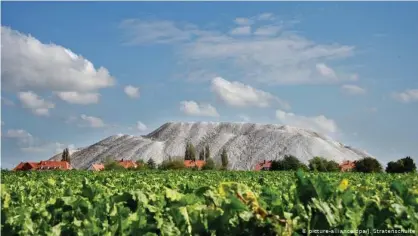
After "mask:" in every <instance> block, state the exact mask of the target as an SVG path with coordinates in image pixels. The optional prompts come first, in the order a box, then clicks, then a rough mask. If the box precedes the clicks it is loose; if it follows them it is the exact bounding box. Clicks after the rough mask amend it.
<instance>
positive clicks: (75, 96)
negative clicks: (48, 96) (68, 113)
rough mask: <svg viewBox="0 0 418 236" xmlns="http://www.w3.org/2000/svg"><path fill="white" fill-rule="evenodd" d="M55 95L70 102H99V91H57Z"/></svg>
mask: <svg viewBox="0 0 418 236" xmlns="http://www.w3.org/2000/svg"><path fill="white" fill-rule="evenodd" d="M56 94H57V96H58V97H59V98H60V99H61V100H64V101H66V102H68V103H71V104H80V105H87V104H95V103H98V102H99V98H100V94H99V93H80V92H57V93H56Z"/></svg>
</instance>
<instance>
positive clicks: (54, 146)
mask: <svg viewBox="0 0 418 236" xmlns="http://www.w3.org/2000/svg"><path fill="white" fill-rule="evenodd" d="M64 148H68V149H69V150H70V151H71V150H74V149H75V147H74V144H70V145H65V144H62V143H59V142H46V143H41V144H38V145H32V146H28V147H22V148H21V150H22V151H23V152H26V153H50V154H51V155H55V154H58V153H61V152H62V151H63V150H64Z"/></svg>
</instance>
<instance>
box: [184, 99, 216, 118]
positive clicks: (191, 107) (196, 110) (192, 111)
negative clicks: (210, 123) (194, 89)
mask: <svg viewBox="0 0 418 236" xmlns="http://www.w3.org/2000/svg"><path fill="white" fill-rule="evenodd" d="M180 110H181V111H182V112H183V113H184V114H186V115H190V116H209V117H218V116H219V114H218V112H217V111H216V108H215V107H213V106H212V105H210V104H198V103H197V102H195V101H182V102H180Z"/></svg>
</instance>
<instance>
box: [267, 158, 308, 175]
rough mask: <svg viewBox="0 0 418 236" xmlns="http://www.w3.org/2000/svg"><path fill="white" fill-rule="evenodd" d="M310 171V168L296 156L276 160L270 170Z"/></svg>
mask: <svg viewBox="0 0 418 236" xmlns="http://www.w3.org/2000/svg"><path fill="white" fill-rule="evenodd" d="M298 169H303V170H308V167H307V166H306V165H305V164H303V163H302V162H300V161H299V159H297V158H296V157H294V156H291V155H286V156H284V157H283V159H281V160H274V161H272V163H271V167H270V170H273V171H274V170H298Z"/></svg>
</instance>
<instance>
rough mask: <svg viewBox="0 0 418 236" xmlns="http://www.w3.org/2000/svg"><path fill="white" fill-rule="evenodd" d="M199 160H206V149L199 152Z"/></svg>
mask: <svg viewBox="0 0 418 236" xmlns="http://www.w3.org/2000/svg"><path fill="white" fill-rule="evenodd" d="M199 160H201V161H204V160H205V150H204V149H202V150H201V151H200V152H199Z"/></svg>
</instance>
